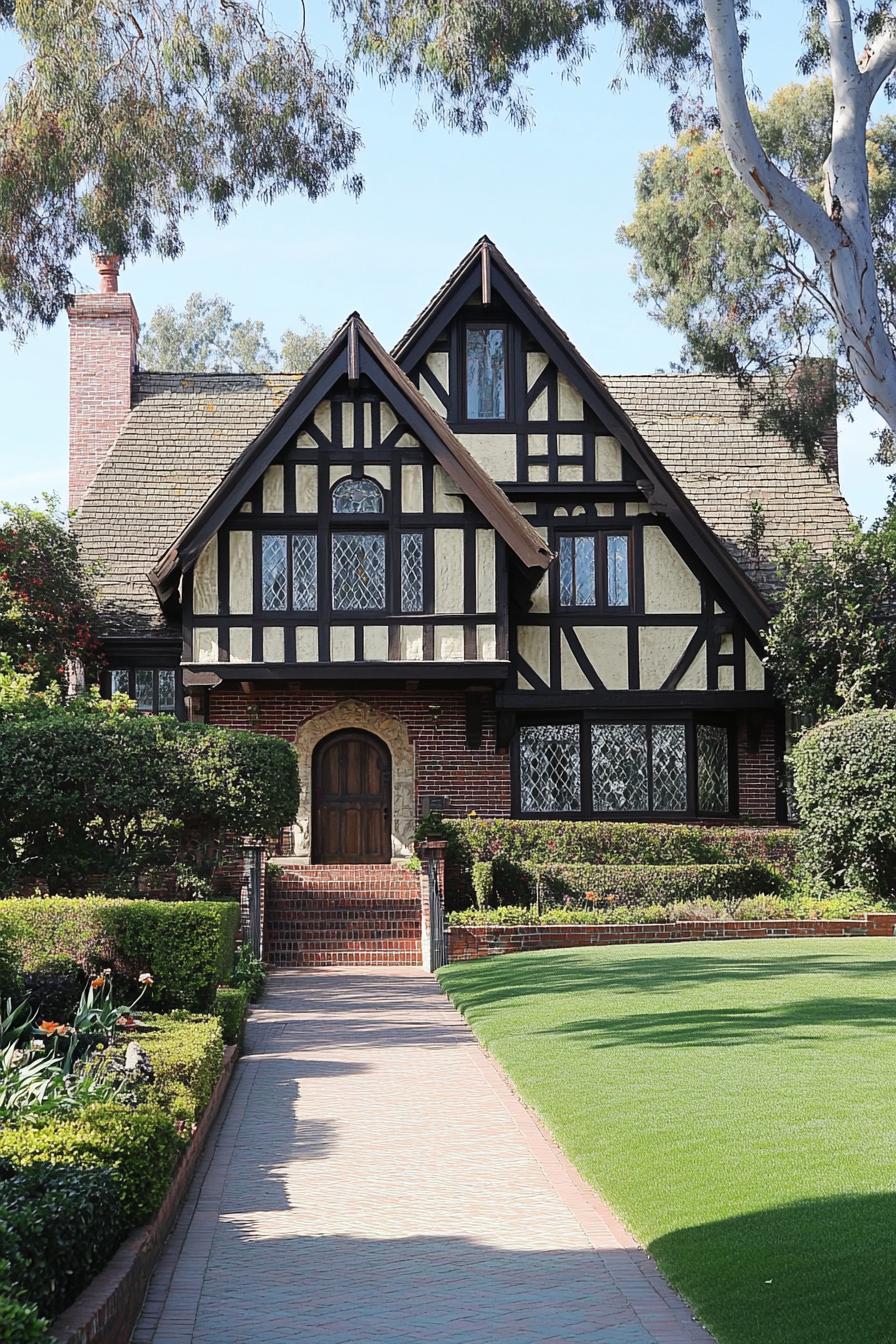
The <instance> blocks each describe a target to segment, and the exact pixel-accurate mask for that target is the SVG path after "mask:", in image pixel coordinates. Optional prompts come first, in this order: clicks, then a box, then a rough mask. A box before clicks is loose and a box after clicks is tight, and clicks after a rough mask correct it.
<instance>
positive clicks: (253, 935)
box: [240, 845, 263, 957]
mask: <svg viewBox="0 0 896 1344" xmlns="http://www.w3.org/2000/svg"><path fill="white" fill-rule="evenodd" d="M262 853H263V850H262V849H261V847H260V846H256V845H251V846H250V845H247V846H246V847H245V848H244V849H243V882H242V886H241V888H240V915H241V920H242V925H243V938H244V939H245V941H246V942H247V943H248V944H249V946H250V947H251V948H252V952H253V954H254V955H255V956H256V957H261V856H262Z"/></svg>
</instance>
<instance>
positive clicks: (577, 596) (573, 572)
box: [560, 534, 597, 607]
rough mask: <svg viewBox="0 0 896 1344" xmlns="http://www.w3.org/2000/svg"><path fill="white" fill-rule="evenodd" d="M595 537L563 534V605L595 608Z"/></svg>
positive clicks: (561, 546) (561, 596) (561, 577)
mask: <svg viewBox="0 0 896 1344" xmlns="http://www.w3.org/2000/svg"><path fill="white" fill-rule="evenodd" d="M594 542H595V538H594V537H593V536H592V537H589V536H572V535H569V534H565V535H563V536H561V537H560V605H561V607H593V606H595V605H596V603H597V576H596V567H595V545H594Z"/></svg>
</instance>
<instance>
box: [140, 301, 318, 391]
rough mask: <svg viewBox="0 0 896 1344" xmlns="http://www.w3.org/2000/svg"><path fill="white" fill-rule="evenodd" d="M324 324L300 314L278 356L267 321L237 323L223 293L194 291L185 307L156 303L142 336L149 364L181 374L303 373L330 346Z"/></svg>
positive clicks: (143, 357)
mask: <svg viewBox="0 0 896 1344" xmlns="http://www.w3.org/2000/svg"><path fill="white" fill-rule="evenodd" d="M326 342H327V338H326V333H325V331H324V329H323V327H321V326H319V325H317V324H316V323H311V322H307V321H306V320H305V319H304V318H301V317H300V318H299V326H298V329H293V328H291V329H289V330H288V331H285V332H284V333H283V335H282V336H281V338H280V357H279V360H278V358H277V356H276V355H275V353H274V350H273V348H272V346H271V344H270V341H269V339H268V335H267V331H266V330H265V325H264V323H263V322H260V321H258V319H254V318H248V319H245V320H243V321H241V322H235V321H234V318H233V304H232V303H229V302H228V301H227V300H226V299H222V298H221V297H220V295H217V294H216V295H213V296H212V297H211V298H207V297H206V296H205V295H203V294H200V293H198V292H194V293H193V294H190V295H189V296H188V297H187V299H186V301H185V303H184V305H183V307H182V308H175V307H174V306H173V305H170V304H166V305H164V306H163V307H161V308H157V309H156V310H155V312H154V313H153V314H152V316H151V317H150V319H149V321H148V322H147V323H146V325H145V327H144V328H143V331H142V332H141V336H140V344H139V346H138V350H137V355H138V358H139V360H140V364H141V366H142V367H143V368H145V369H156V370H163V371H167V370H174V371H177V372H183V373H271V372H273V371H274V370H275V369H277V368H280V369H282V370H283V372H284V373H304V372H305V370H306V369H307V368H308V367H309V365H311V364H313V363H314V361H315V359H316V358H317V356H318V355H319V354H320V352H321V351H322V350H323V348H324V346H325V345H326Z"/></svg>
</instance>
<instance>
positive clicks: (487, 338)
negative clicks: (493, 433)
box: [467, 327, 506, 420]
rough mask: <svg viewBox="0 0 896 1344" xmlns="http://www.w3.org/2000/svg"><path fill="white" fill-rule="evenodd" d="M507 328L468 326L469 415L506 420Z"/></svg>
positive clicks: (473, 417) (484, 418)
mask: <svg viewBox="0 0 896 1344" xmlns="http://www.w3.org/2000/svg"><path fill="white" fill-rule="evenodd" d="M505 384H506V375H505V357H504V328H503V327H468V328H467V418H468V419H470V420H503V419H504V416H505V414H506V411H505Z"/></svg>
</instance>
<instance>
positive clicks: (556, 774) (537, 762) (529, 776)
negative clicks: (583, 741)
mask: <svg viewBox="0 0 896 1344" xmlns="http://www.w3.org/2000/svg"><path fill="white" fill-rule="evenodd" d="M520 807H521V810H522V811H523V812H579V811H581V807H582V789H581V779H580V757H579V728H578V725H577V724H575V723H540V724H537V725H529V726H526V727H523V728H521V729H520Z"/></svg>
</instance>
